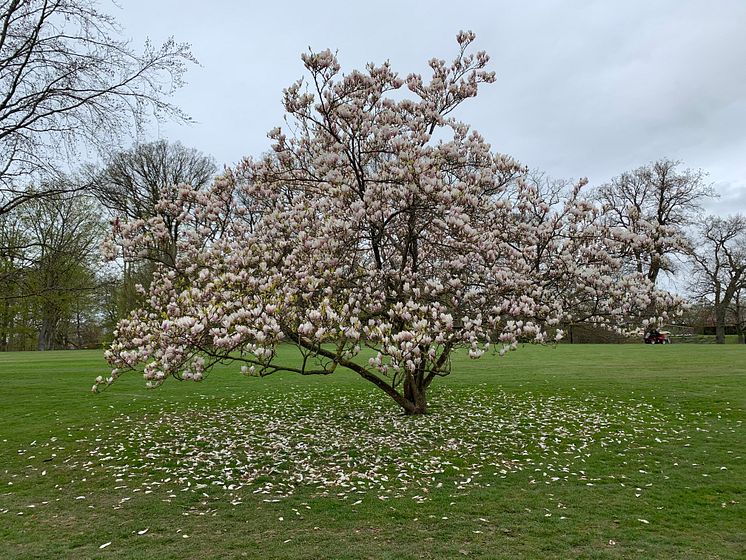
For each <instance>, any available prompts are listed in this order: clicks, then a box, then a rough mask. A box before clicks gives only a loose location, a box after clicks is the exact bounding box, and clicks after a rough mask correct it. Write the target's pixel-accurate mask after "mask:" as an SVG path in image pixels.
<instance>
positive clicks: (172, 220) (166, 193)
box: [89, 140, 217, 312]
mask: <svg viewBox="0 0 746 560" xmlns="http://www.w3.org/2000/svg"><path fill="white" fill-rule="evenodd" d="M216 171H217V167H216V165H215V163H214V161H213V160H212V158H210V157H208V156H206V155H204V154H203V153H201V152H199V151H198V150H195V149H194V148H187V147H186V146H184V145H183V144H181V143H180V142H175V143H169V142H168V141H166V140H159V141H157V142H150V143H145V144H137V145H135V146H133V147H132V148H131V149H129V150H123V151H120V152H117V153H115V154H113V155H112V156H111V157H110V158H109V159H108V161H107V163H106V165H105V166H104V167H103V169H100V170H95V169H91V170H89V182H90V184H91V185H92V189H93V191H94V192H95V193H96V194H97V196H98V198H99V200H100V202H101V203H102V204H103V205H104V206H105V207H106V208H107V209H108V210H109V211H110V213H111V216H112V218H113V219H114V220H148V219H151V218H154V217H158V218H160V219H161V220H162V222H163V226H164V228H165V230H166V231H167V236H166V237H165V238H164V239H162V240H160V242H159V243H158V244H157V245H154V246H153V247H152V248H151V250H150V251H149V252H148V253H147V254H143V255H140V257H139V258H138V259H135V260H133V259H125V261H124V262H123V271H122V274H123V285H122V290H121V302H120V304H121V312H128V311H129V310H130V309H132V308H133V307H134V306H135V304H136V302H137V300H138V294H137V291H136V289H135V287H136V285H137V284H141V285H143V286H147V285H149V283H150V279H151V277H152V274H153V270H154V264H156V263H162V264H165V265H167V266H172V265H173V263H174V262H175V260H176V253H175V251H176V246H177V241H178V239H179V235H180V228H181V225H182V219H181V218H180V216H179V215H178V214H179V213H177V212H171V211H170V210H169V207H168V206H169V205H168V202H176V201H177V199H178V198H179V196H180V194H179V193H180V190H179V186H180V185H190V186H191V189H192V190H196V191H199V190H202V189H204V188H205V187H206V186H207V185H208V184H210V182H211V181H212V179H213V177H214V176H215V173H216ZM187 211H188V208H187Z"/></svg>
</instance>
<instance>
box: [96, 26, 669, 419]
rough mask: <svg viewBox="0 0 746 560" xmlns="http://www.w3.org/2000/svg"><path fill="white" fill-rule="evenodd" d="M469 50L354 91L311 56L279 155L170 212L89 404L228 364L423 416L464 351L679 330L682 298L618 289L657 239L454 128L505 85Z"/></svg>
mask: <svg viewBox="0 0 746 560" xmlns="http://www.w3.org/2000/svg"><path fill="white" fill-rule="evenodd" d="M474 38H475V37H474V34H472V33H470V32H461V33H459V35H458V37H457V40H458V50H457V55H456V57H455V59H454V60H453V61H452V62H451V63H450V64H449V63H446V62H445V61H443V60H439V59H432V60H431V61H430V62H429V66H430V69H431V76H430V77H429V79H424V78H423V77H422V76H420V75H418V74H410V75H408V76H407V77H406V78H405V79H402V78H400V77H399V76H398V75H397V74H396V73H395V72H394V71H393V70H392V68H391V66H390V65H389V64H388V63H385V64H383V65H380V66H377V65H373V64H369V65H368V66H367V67H366V69H365V71H352V72H350V73H349V74H342V73H341V69H340V65H339V63H338V61H337V58H336V57H335V55H334V54H333V53H332V52H330V51H328V50H326V51H322V52H309V53H307V54H305V55H303V57H302V59H303V63H304V65H305V67H306V70H307V71H308V74H309V78H308V79H307V80H300V81H298V82H296V83H294V84H293V85H291V86H290V87H289V88H287V89H286V90H285V91H284V97H283V101H284V106H285V110H286V112H287V115H286V121H287V123H288V126H287V128H286V129H285V130H283V129H280V128H277V129H274V130H273V131H271V132H270V138H271V139H272V141H273V145H272V151H271V152H270V153H269V154H267V155H265V156H263V157H261V158H259V159H257V160H252V159H246V160H245V161H244V162H243V163H242V164H241V165H240V166H239V167H238V168H237V169H236V170H235V171H234V172H231V173H228V174H226V175H225V176H223V177H221V178H219V179H218V180H217V181H216V182H215V184H214V185H213V187H212V188H211V189H210V190H208V191H198V190H195V189H190V188H188V187H187V186H182V187H181V188H180V189H179V196H178V197H176V198H175V199H172V200H170V201H164V209H167V210H168V211H169V212H171V213H173V215H176V216H178V217H179V220H180V221H181V222H182V223H184V224H189V227H185V228H183V229H182V233H183V235H182V236H181V238H180V239H179V241H178V243H179V249H178V251H177V253H176V254H177V258H176V260H175V262H174V263H173V265H170V266H167V265H163V266H161V268H160V271H159V272H157V273H156V275H155V277H154V279H153V282H152V283H151V286H150V288H149V291H148V294H147V296H148V297H147V298H146V301H145V305H144V307H143V308H141V309H139V310H136V311H135V312H133V313H132V314H131V316H130V317H128V318H127V319H124V320H122V321H121V322H120V323H119V326H118V329H117V332H116V338H115V341H114V343H113V344H112V346H111V348H110V349H109V350H108V351H107V359H108V360H109V362H110V363H111V364H112V366H113V367H114V369H113V372H112V375H111V376H110V377H109V378H107V379H103V378H99V379H98V380H97V383H96V385H95V386H94V389H98V388H101V387H104V386H106V385H108V384H110V383H112V382H113V381H114V380H115V379H116V378H117V377H119V375H121V374H122V373H123V372H124V371H127V370H131V369H138V368H139V367H140V366H142V367H143V373H144V376H145V378H146V380H147V381H148V384H149V385H151V386H157V385H159V384H161V383H162V382H163V381H164V380H165V379H166V378H167V377H169V376H174V377H176V378H179V379H191V380H201V379H203V377H204V375H205V373H206V372H207V371H209V369H210V368H211V367H212V366H213V365H215V364H216V363H218V362H226V361H231V362H237V363H239V364H241V366H242V367H241V369H242V371H243V372H244V373H246V374H253V375H260V376H263V375H268V374H271V373H274V372H276V371H281V370H285V371H294V372H297V373H299V374H303V375H326V374H330V373H332V372H334V371H335V370H336V369H338V368H340V367H341V368H344V369H347V370H349V371H351V372H354V373H356V374H358V375H360V376H361V377H363V378H364V379H366V380H368V381H370V382H372V383H373V384H375V385H376V386H377V387H379V388H380V389H381V390H383V391H385V392H386V393H387V394H388V395H389V396H391V397H392V398H393V399H394V400H395V401H396V402H397V403H398V404H399V405H400V406H401V408H402V409H403V410H404V411H405V412H406V413H408V414H421V413H424V412H426V410H427V399H426V392H427V389H428V387H429V386H430V385H431V383H432V382H433V381H434V380H435V379H437V378H438V377H440V376H445V375H448V374H449V373H451V366H450V356H451V354H452V353H453V352H454V351H456V350H457V349H459V348H464V349H465V350H466V351H468V353H469V355H470V356H471V357H473V358H478V357H480V356H481V355H482V354H483V353H484V352H485V351H488V350H489V349H490V348H494V349H495V350H497V351H499V352H500V353H504V352H506V351H507V350H510V349H513V348H516V347H517V346H518V344H519V343H520V342H537V343H543V342H547V341H551V340H555V339H559V338H561V336H562V332H561V330H560V328H559V327H560V326H561V324H563V322H567V321H572V320H577V319H578V318H580V319H582V320H585V321H591V322H593V323H595V324H599V325H604V326H607V327H611V328H617V329H628V328H634V327H636V326H638V325H639V323H636V321H640V320H643V319H644V320H645V321H646V322H647V321H656V320H659V316H665V313H666V310H667V309H669V308H671V307H673V306H674V305H675V301H674V299H673V298H672V297H671V296H669V295H667V294H665V293H663V292H659V291H656V290H655V289H654V287H653V285H652V283H651V282H650V280H649V279H648V278H647V277H646V275H645V274H642V273H635V272H633V273H630V274H626V273H623V263H624V255H626V254H628V252H629V250H630V248H634V247H636V246H638V245H640V244H644V243H646V242H647V241H648V239H647V238H646V237H645V236H644V235H642V234H631V233H630V232H629V231H628V230H626V229H624V228H618V227H614V225H613V224H611V223H610V220H609V219H608V216H607V215H606V214H605V213H604V210H603V208H602V207H600V206H599V205H596V204H594V203H592V202H590V201H588V200H586V199H585V198H584V197H583V195H582V193H583V185H584V182H580V183H578V184H577V185H574V186H573V187H572V188H571V189H569V192H567V193H566V194H565V195H563V196H562V197H558V196H557V193H550V196H546V195H547V193H546V192H544V191H543V190H542V189H540V188H537V187H536V185H535V184H534V183H532V182H531V181H526V180H525V173H526V169H525V168H524V167H523V166H521V165H520V164H519V163H518V162H516V161H515V160H514V159H512V158H511V157H509V156H506V155H502V154H499V153H495V152H493V151H492V150H491V147H490V145H489V144H488V143H487V142H486V141H485V139H484V138H483V137H482V136H481V135H480V134H479V133H477V132H476V131H473V130H471V129H470V127H469V126H468V125H466V124H464V123H462V122H460V121H458V120H457V119H455V118H454V117H453V116H452V114H453V111H454V110H455V109H456V108H457V107H458V106H459V105H460V104H461V103H462V102H464V101H466V100H467V99H469V98H472V97H475V96H476V95H477V92H478V89H479V87H480V86H481V85H482V84H486V83H491V82H493V81H494V80H495V76H494V73H492V72H491V71H489V70H487V64H488V61H489V57H488V56H487V54H486V53H484V52H477V53H473V54H472V53H471V52H470V46H471V44H472V42H473V40H474ZM404 86H406V88H407V89H408V91H409V95H403V94H402V93H400V92H398V91H397V90H401V89H402V88H403V87H404ZM394 92H396V93H394ZM167 235H168V231H167V228H165V227H164V220H163V218H162V217H156V218H152V219H144V220H134V221H131V222H126V223H124V222H123V223H120V224H117V226H116V231H115V238H114V239H113V240H112V242H111V243H109V244H108V249H109V253H110V256H112V257H113V256H115V255H117V254H119V255H121V254H123V255H125V256H126V255H134V254H140V253H142V252H143V251H147V250H148V247H153V246H155V245H157V243H159V241H160V240H163V239H165V238H166V236H167ZM650 310H655V311H656V313H655V314H654V315H653V316H651V317H644V318H643V317H642V316H641V314H644V313H649V312H650ZM279 344H292V345H295V346H296V347H297V348H298V350H299V352H300V356H301V357H300V359H299V360H298V362H297V364H296V363H279V361H278V353H277V346H278V345H279Z"/></svg>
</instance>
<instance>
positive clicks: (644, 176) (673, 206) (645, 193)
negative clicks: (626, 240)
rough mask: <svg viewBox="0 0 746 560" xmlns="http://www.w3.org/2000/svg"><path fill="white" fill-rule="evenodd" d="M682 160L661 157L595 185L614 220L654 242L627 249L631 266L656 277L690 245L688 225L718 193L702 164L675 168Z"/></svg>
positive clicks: (613, 222)
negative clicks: (634, 249)
mask: <svg viewBox="0 0 746 560" xmlns="http://www.w3.org/2000/svg"><path fill="white" fill-rule="evenodd" d="M680 165H681V162H679V161H672V160H669V159H665V158H664V159H660V160H658V161H655V162H653V163H650V164H648V165H644V166H642V167H639V168H637V169H635V170H633V171H627V172H625V173H622V174H621V175H619V176H618V177H614V178H613V179H612V180H611V182H610V183H607V184H605V185H602V186H601V187H599V188H598V189H597V190H596V193H595V194H596V198H597V199H598V200H599V201H600V202H601V203H602V204H603V205H604V206H605V208H606V211H607V216H608V218H609V220H610V221H611V223H612V225H614V226H616V227H620V228H624V229H626V230H628V231H629V232H630V233H632V234H635V235H645V236H647V237H649V239H650V242H649V243H648V244H647V245H646V246H645V247H644V248H643V249H642V250H639V249H638V250H636V251H635V252H634V253H631V254H630V255H629V257H630V260H631V267H632V268H633V269H634V270H636V271H637V272H640V273H643V274H645V275H646V276H647V277H648V279H650V280H651V281H652V282H655V281H656V280H657V278H658V275H659V274H660V272H661V271H667V272H670V271H672V270H673V262H672V259H671V257H672V256H673V255H674V254H681V252H682V251H683V250H684V249H685V247H686V238H685V236H684V230H685V229H686V228H687V226H690V225H691V224H692V223H693V222H694V221H695V219H696V217H697V215H698V213H700V212H701V210H702V202H703V201H704V200H705V199H707V198H709V197H712V196H714V191H713V189H712V187H711V186H710V185H709V184H707V183H706V182H705V177H706V174H705V173H704V172H703V171H702V170H701V169H700V170H691V169H684V170H683V171H681V170H678V169H677V168H678V167H679V166H680Z"/></svg>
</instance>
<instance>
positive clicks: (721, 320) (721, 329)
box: [715, 305, 726, 344]
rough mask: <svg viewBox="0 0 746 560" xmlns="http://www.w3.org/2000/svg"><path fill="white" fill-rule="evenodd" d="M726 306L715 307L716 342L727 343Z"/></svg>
mask: <svg viewBox="0 0 746 560" xmlns="http://www.w3.org/2000/svg"><path fill="white" fill-rule="evenodd" d="M725 312H726V308H725V306H724V305H723V306H718V307H716V308H715V343H716V344H725Z"/></svg>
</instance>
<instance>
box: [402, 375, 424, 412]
mask: <svg viewBox="0 0 746 560" xmlns="http://www.w3.org/2000/svg"><path fill="white" fill-rule="evenodd" d="M426 392H427V388H426V387H425V385H424V383H422V382H418V380H416V379H415V378H414V377H413V376H407V379H406V380H405V381H404V399H405V401H406V406H403V407H402V408H404V413H405V414H406V415H407V416H415V415H418V414H427V394H426Z"/></svg>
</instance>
